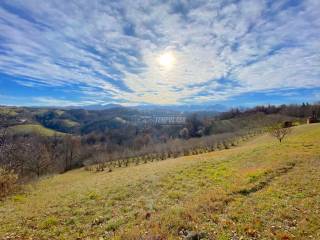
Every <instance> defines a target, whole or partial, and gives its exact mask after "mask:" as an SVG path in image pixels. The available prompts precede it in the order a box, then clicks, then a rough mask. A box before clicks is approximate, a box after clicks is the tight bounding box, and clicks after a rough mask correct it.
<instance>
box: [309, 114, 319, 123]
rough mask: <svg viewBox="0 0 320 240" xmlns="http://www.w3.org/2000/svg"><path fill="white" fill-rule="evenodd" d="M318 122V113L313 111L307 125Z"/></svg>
mask: <svg viewBox="0 0 320 240" xmlns="http://www.w3.org/2000/svg"><path fill="white" fill-rule="evenodd" d="M317 122H318V118H317V114H316V111H312V116H311V117H308V118H307V124H310V123H317Z"/></svg>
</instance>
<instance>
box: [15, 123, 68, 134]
mask: <svg viewBox="0 0 320 240" xmlns="http://www.w3.org/2000/svg"><path fill="white" fill-rule="evenodd" d="M10 130H12V131H13V132H14V133H17V134H30V133H37V134H40V135H43V136H48V137H49V136H54V134H58V135H63V134H64V133H61V132H58V131H55V130H52V129H49V128H46V127H43V126H41V125H39V124H23V125H16V126H13V127H10Z"/></svg>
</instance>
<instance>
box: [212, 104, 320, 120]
mask: <svg viewBox="0 0 320 240" xmlns="http://www.w3.org/2000/svg"><path fill="white" fill-rule="evenodd" d="M256 113H264V114H267V115H269V114H280V115H283V116H289V117H296V118H307V117H310V116H311V115H312V114H313V113H315V114H316V115H317V116H318V117H319V116H320V103H314V104H309V103H302V104H290V105H285V104H283V105H279V106H275V105H267V106H256V107H253V108H249V109H240V108H233V109H231V110H230V111H228V112H224V113H222V114H220V115H219V116H218V119H232V118H237V117H240V116H246V115H250V114H256Z"/></svg>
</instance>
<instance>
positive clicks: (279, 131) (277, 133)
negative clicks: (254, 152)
mask: <svg viewBox="0 0 320 240" xmlns="http://www.w3.org/2000/svg"><path fill="white" fill-rule="evenodd" d="M290 133H291V128H284V127H282V126H276V127H273V128H271V129H270V134H271V136H273V137H275V138H277V139H278V140H279V142H280V143H281V142H282V140H283V139H284V138H285V137H286V136H287V135H288V134H290Z"/></svg>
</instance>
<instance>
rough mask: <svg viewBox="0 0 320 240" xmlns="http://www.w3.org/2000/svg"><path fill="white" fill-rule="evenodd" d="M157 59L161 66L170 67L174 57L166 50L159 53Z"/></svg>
mask: <svg viewBox="0 0 320 240" xmlns="http://www.w3.org/2000/svg"><path fill="white" fill-rule="evenodd" d="M158 61H159V64H160V65H161V66H163V67H166V68H170V67H172V66H173V64H174V62H175V58H174V56H173V54H172V53H171V52H166V53H163V54H162V55H160V57H159V59H158Z"/></svg>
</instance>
